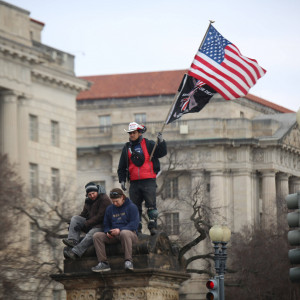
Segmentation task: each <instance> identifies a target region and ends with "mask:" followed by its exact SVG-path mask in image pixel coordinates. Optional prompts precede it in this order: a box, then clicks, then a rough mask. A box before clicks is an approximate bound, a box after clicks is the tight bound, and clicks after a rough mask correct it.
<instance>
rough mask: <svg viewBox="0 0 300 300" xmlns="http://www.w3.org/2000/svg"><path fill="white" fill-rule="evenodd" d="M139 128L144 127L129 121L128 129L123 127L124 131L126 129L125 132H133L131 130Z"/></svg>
mask: <svg viewBox="0 0 300 300" xmlns="http://www.w3.org/2000/svg"><path fill="white" fill-rule="evenodd" d="M139 129H144V126H143V125H140V124H138V123H136V122H131V123H129V125H128V130H126V129H124V131H126V132H133V131H136V130H139Z"/></svg>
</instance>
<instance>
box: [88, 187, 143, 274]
mask: <svg viewBox="0 0 300 300" xmlns="http://www.w3.org/2000/svg"><path fill="white" fill-rule="evenodd" d="M109 196H110V198H111V200H112V203H113V204H112V205H110V206H109V207H108V208H107V209H106V212H105V216H104V222H103V225H104V232H96V233H95V234H94V236H93V239H94V246H95V250H96V254H97V258H98V261H99V263H98V265H97V266H95V267H93V268H92V271H93V272H106V271H110V267H109V263H108V260H107V256H106V251H105V244H114V243H118V242H121V244H122V248H123V251H124V256H125V270H132V269H133V263H132V245H133V244H134V243H136V242H137V240H138V238H137V228H138V226H139V220H140V219H139V212H138V209H137V207H136V205H135V204H133V203H132V201H131V200H130V199H128V198H126V196H125V195H124V193H123V191H122V190H121V189H118V188H115V189H112V190H111V192H110V194H109Z"/></svg>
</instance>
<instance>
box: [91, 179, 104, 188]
mask: <svg viewBox="0 0 300 300" xmlns="http://www.w3.org/2000/svg"><path fill="white" fill-rule="evenodd" d="M93 182H94V183H95V184H96V185H101V186H102V187H103V188H104V189H105V190H106V187H105V185H106V183H105V180H94V181H93Z"/></svg>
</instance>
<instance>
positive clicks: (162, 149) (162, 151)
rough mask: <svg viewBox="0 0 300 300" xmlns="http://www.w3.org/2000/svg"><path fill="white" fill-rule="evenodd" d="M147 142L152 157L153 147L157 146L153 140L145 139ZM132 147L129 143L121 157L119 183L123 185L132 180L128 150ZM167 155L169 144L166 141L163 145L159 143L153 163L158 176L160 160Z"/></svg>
mask: <svg viewBox="0 0 300 300" xmlns="http://www.w3.org/2000/svg"><path fill="white" fill-rule="evenodd" d="M144 140H145V142H146V147H147V150H148V153H149V155H151V153H152V150H153V147H154V145H155V142H154V141H152V140H148V139H145V138H144ZM129 147H130V142H127V143H126V144H125V145H124V147H123V150H122V153H121V156H120V161H119V166H118V177H119V182H120V183H121V182H122V181H124V182H126V178H127V179H128V180H130V174H129V172H128V165H129V162H128V148H129ZM166 154H167V144H166V142H165V140H163V141H162V142H161V143H158V144H157V146H156V148H155V151H154V154H153V157H152V163H153V170H154V172H155V173H156V174H157V173H158V172H159V171H160V163H159V160H158V159H159V158H161V157H163V156H165V155H166Z"/></svg>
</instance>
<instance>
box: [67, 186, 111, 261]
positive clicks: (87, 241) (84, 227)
mask: <svg viewBox="0 0 300 300" xmlns="http://www.w3.org/2000/svg"><path fill="white" fill-rule="evenodd" d="M85 191H86V196H87V198H86V200H85V204H84V207H83V210H82V212H81V214H80V215H79V216H73V217H72V219H71V223H70V226H69V234H68V238H67V239H63V243H64V244H65V245H67V246H69V247H70V248H69V249H67V250H65V251H64V254H65V256H67V257H69V258H71V259H76V258H77V257H81V256H82V254H83V253H84V252H85V251H86V250H87V248H88V247H89V246H91V245H93V234H94V233H95V232H98V231H103V219H104V213H105V209H106V207H107V206H109V205H110V204H111V201H110V199H109V197H108V196H107V195H106V194H105V190H104V189H103V188H102V187H101V186H99V185H96V184H95V183H93V182H89V183H87V184H86V185H85ZM81 231H83V232H85V233H86V235H85V237H84V238H83V240H82V241H80V242H79V239H80V233H81Z"/></svg>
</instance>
